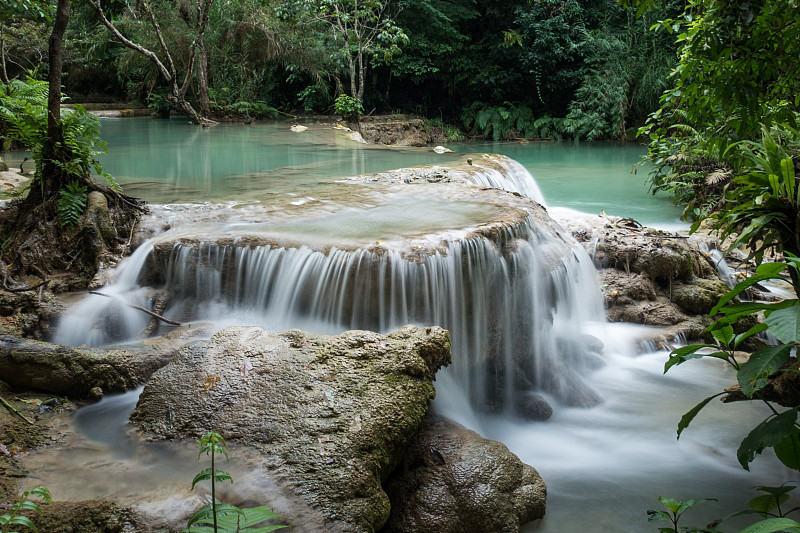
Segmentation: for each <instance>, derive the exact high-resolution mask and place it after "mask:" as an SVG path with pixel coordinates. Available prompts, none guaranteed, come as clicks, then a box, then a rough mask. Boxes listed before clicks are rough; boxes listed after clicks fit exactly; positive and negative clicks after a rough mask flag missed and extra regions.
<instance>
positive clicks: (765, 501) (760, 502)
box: [747, 494, 789, 517]
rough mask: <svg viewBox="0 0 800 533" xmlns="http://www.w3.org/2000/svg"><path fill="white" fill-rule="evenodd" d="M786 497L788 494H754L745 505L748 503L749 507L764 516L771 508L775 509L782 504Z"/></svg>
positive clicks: (787, 497)
mask: <svg viewBox="0 0 800 533" xmlns="http://www.w3.org/2000/svg"><path fill="white" fill-rule="evenodd" d="M788 499H789V495H788V494H782V495H780V496H778V497H775V496H773V495H771V494H762V495H761V496H756V497H755V498H753V499H752V500H750V501H749V502H747V505H749V506H750V508H751V509H753V510H754V511H756V512H757V513H759V514H760V515H761V516H764V517H766V516H767V513H769V512H770V511H772V510H773V509H776V508H777V507H778V505H780V504H782V503H783V502H785V501H786V500H788Z"/></svg>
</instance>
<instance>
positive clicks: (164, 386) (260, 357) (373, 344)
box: [131, 326, 451, 532]
mask: <svg viewBox="0 0 800 533" xmlns="http://www.w3.org/2000/svg"><path fill="white" fill-rule="evenodd" d="M450 357H451V356H450V339H449V335H448V334H447V332H446V331H445V330H443V329H441V328H435V327H433V328H425V329H421V328H418V327H414V326H407V327H404V328H402V329H400V330H398V331H396V332H394V333H392V334H389V335H379V334H376V333H370V332H366V331H349V332H345V333H342V334H341V335H337V336H325V335H312V334H309V333H305V332H302V331H299V330H292V331H289V332H286V333H282V334H273V333H268V332H266V331H264V330H263V329H261V328H256V327H234V328H228V329H224V330H222V331H220V332H218V333H217V334H216V335H214V336H213V337H212V338H211V340H209V341H203V342H196V343H192V344H189V345H187V346H186V347H184V348H183V349H182V350H181V351H180V352H179V354H178V355H177V356H176V357H175V358H174V359H173V360H172V361H171V362H170V364H169V365H167V366H166V367H164V368H163V369H161V370H159V371H158V372H156V373H155V374H154V375H153V378H152V379H151V380H150V381H149V382H148V383H147V386H146V387H145V389H144V391H143V392H142V395H141V397H140V399H139V404H138V405H137V407H136V409H135V410H134V412H133V414H132V415H131V420H132V421H133V422H134V423H135V424H138V425H139V426H140V427H141V428H142V429H143V430H144V431H145V432H146V433H147V434H148V435H149V436H150V437H151V438H154V439H165V438H189V437H198V436H200V435H202V434H204V433H205V432H207V431H209V430H211V429H213V430H215V431H218V432H219V433H220V434H222V435H223V436H224V437H225V438H227V439H239V440H241V441H242V442H244V443H247V444H250V445H252V446H255V447H257V448H260V449H261V450H263V453H264V454H265V457H266V466H267V467H268V468H269V469H270V470H271V471H272V473H273V474H274V475H275V476H276V478H277V479H279V480H281V481H282V482H284V483H286V484H288V486H289V487H290V488H292V489H293V490H294V492H295V493H296V494H298V495H299V496H300V497H301V498H302V499H303V500H304V501H305V502H306V503H308V504H310V505H312V506H313V507H315V508H316V509H318V510H320V511H322V513H323V514H324V517H325V518H324V520H325V528H324V531H329V532H337V531H347V532H372V531H376V530H377V529H379V528H380V527H382V526H383V524H384V523H385V522H386V520H387V519H388V517H389V499H388V497H387V495H386V493H385V492H384V491H383V489H382V487H381V483H382V481H383V480H384V479H385V478H386V477H387V476H388V475H389V473H390V472H391V471H392V469H393V468H394V466H395V464H396V462H397V460H398V457H399V455H400V453H399V452H400V451H401V450H402V448H403V447H404V446H405V445H406V444H407V443H408V442H409V440H410V439H411V438H412V437H413V436H414V434H415V433H416V432H417V430H418V428H419V427H420V425H421V423H422V418H423V416H424V415H425V412H426V411H427V408H428V403H429V401H430V400H431V399H432V398H433V396H434V394H435V390H434V387H433V377H434V374H435V373H436V371H437V370H438V369H439V368H440V367H441V366H443V365H447V364H449V363H450Z"/></svg>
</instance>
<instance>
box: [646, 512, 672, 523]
mask: <svg viewBox="0 0 800 533" xmlns="http://www.w3.org/2000/svg"><path fill="white" fill-rule="evenodd" d="M662 520H672V517H671V516H670V515H669V513H668V512H666V511H659V510H658V509H648V510H647V521H648V522H661V521H662Z"/></svg>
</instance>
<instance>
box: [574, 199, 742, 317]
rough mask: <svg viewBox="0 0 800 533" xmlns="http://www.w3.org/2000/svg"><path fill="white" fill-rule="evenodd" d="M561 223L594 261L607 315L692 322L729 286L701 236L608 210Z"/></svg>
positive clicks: (705, 311)
mask: <svg viewBox="0 0 800 533" xmlns="http://www.w3.org/2000/svg"><path fill="white" fill-rule="evenodd" d="M561 222H562V224H563V225H565V226H567V227H568V228H569V230H570V231H571V232H572V233H573V235H574V236H575V237H576V238H577V239H578V240H579V241H580V242H581V243H582V244H583V245H584V246H585V247H586V249H587V251H588V252H589V253H590V254H591V255H592V257H593V259H594V261H595V265H596V266H597V268H598V275H599V277H600V280H601V286H602V288H603V297H604V299H605V304H606V308H607V310H608V318H609V320H612V321H615V322H634V323H639V324H646V325H652V326H674V325H677V324H681V323H686V324H692V323H691V322H689V318H690V317H691V316H694V315H706V314H707V313H708V312H709V311H710V310H711V309H712V308H713V307H714V305H716V303H717V301H718V300H719V298H720V297H721V296H722V295H724V294H725V293H726V292H728V290H730V289H729V288H728V286H727V285H726V284H725V282H724V281H722V279H721V278H720V276H719V274H718V272H717V269H716V267H715V265H714V261H713V260H712V258H711V257H710V255H709V254H708V253H707V252H706V251H705V249H706V246H707V245H708V243H706V242H705V241H703V240H702V238H701V237H698V236H693V237H692V238H688V237H687V236H686V235H682V234H675V233H669V232H664V231H659V230H654V229H652V228H644V227H642V226H641V225H640V224H639V223H637V222H636V221H634V220H631V219H621V218H619V217H611V216H607V215H600V216H597V217H587V218H584V219H578V220H570V221H561Z"/></svg>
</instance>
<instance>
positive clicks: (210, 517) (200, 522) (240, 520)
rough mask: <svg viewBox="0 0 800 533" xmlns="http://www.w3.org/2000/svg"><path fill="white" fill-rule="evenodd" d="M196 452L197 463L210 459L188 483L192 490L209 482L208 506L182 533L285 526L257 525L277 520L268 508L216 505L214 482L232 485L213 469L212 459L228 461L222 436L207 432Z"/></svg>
mask: <svg viewBox="0 0 800 533" xmlns="http://www.w3.org/2000/svg"><path fill="white" fill-rule="evenodd" d="M197 446H198V447H199V448H200V451H199V452H198V454H197V460H198V461H199V460H200V457H201V456H202V455H203V453H205V454H206V455H209V456H210V457H211V467H210V468H206V469H204V470H201V471H200V472H198V474H197V475H196V476H195V477H194V479H193V480H192V490H194V487H195V485H197V484H198V483H200V482H202V481H210V482H211V503H209V504H207V505H204V506H203V507H201V508H200V509H199V510H198V511H197V512H196V513H194V515H192V517H191V518H190V519H189V522H188V524H187V527H186V529H184V530H183V532H182V533H220V532H221V533H239V532H247V533H268V532H270V531H275V530H278V529H283V528H286V527H289V526H285V525H261V526H259V525H258V524H262V523H263V522H266V521H268V520H272V519H279V518H280V516H279V515H277V514H275V513H273V512H272V508H271V507H265V506H260V507H251V508H247V509H240V508H239V507H236V506H235V505H225V504H222V503H219V502H217V496H216V494H217V492H216V489H217V482H225V481H230V482H231V483H233V478H232V477H231V475H230V474H229V473H227V472H225V471H224V470H217V469H216V465H215V463H216V461H215V458H216V456H217V455H224V456H225V459H226V460H227V459H228V447H227V445H226V444H225V440H224V439H223V438H222V436H221V435H220V434H219V433H217V432H215V431H211V432H209V433H206V434H205V435H204V436H203V438H201V439H200V440H198V441H197Z"/></svg>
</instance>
